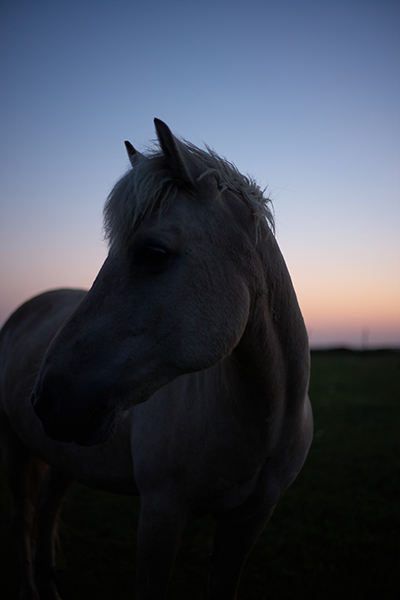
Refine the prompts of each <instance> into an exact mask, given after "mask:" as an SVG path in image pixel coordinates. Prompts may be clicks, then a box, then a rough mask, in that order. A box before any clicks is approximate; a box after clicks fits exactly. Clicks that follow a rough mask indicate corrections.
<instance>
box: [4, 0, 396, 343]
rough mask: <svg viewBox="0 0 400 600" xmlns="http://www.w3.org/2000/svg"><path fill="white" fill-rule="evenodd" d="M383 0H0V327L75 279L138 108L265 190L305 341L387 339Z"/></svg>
mask: <svg viewBox="0 0 400 600" xmlns="http://www.w3.org/2000/svg"><path fill="white" fill-rule="evenodd" d="M399 32H400V3H399V1H398V0H302V1H298V0H297V1H296V0H271V1H268V0H246V1H235V0H230V1H228V0H192V1H190V2H189V1H188V0H164V1H161V0H148V1H147V2H143V1H141V2H138V1H136V0H130V1H129V0H109V1H105V0H104V1H103V0H97V1H94V0H92V1H88V0H79V1H77V0H70V1H69V2H61V0H53V1H50V0H47V1H46V0H38V1H37V2H31V1H30V0H1V2H0V81H1V86H0V111H1V112H0V122H1V136H0V160H1V179H0V323H2V322H3V321H4V320H5V318H6V317H7V315H8V314H9V313H10V312H11V311H12V310H13V309H14V308H15V307H16V306H17V305H18V304H20V303H21V302H23V301H24V300H25V299H27V298H28V297H30V296H32V295H34V294H36V293H38V292H41V291H43V290H45V289H49V288H53V287H60V286H61V287H67V286H72V287H89V286H90V285H91V283H92V281H93V279H94V278H95V276H96V274H97V271H98V270H99V268H100V266H101V264H102V262H103V260H104V258H105V256H106V252H107V249H106V245H105V243H104V242H103V238H102V206H103V203H104V201H105V199H106V197H107V194H108V192H109V191H110V189H111V187H112V185H113V184H114V183H115V181H116V180H117V179H118V178H119V177H120V176H121V175H122V174H123V173H124V172H125V170H126V169H127V167H128V160H127V157H126V154H125V149H124V144H123V142H124V140H125V139H129V140H130V141H131V142H132V143H133V144H134V145H135V146H136V147H137V148H138V149H139V150H140V149H144V148H145V147H146V144H149V143H150V142H151V141H152V140H153V139H154V137H155V134H154V126H153V118H154V117H158V118H160V119H162V120H164V121H166V122H167V124H168V125H169V126H170V128H171V129H172V131H174V132H175V133H177V134H179V135H181V136H183V137H184V138H186V139H188V140H190V141H191V142H194V143H195V144H197V145H202V143H203V142H205V143H207V144H208V145H210V146H211V147H212V148H213V149H214V150H216V151H217V152H218V153H219V154H221V155H223V156H225V157H226V158H227V159H228V160H230V161H232V162H234V163H235V164H236V165H237V166H238V168H239V169H240V170H241V171H242V172H245V173H249V174H251V175H253V176H254V177H255V178H256V179H257V180H258V182H259V183H261V185H263V186H268V191H269V193H270V195H272V198H273V200H274V206H275V213H276V219H277V238H278V242H279V244H280V247H281V249H282V252H283V254H284V256H285V258H286V261H287V264H288V267H289V270H290V272H291V274H292V278H293V281H294V285H295V288H296V291H297V294H298V298H299V302H300V305H301V308H302V310H303V314H304V317H305V321H306V325H307V328H308V331H309V335H310V341H311V345H312V346H314V347H315V346H329V345H338V344H343V345H349V346H353V347H356V348H359V347H360V346H361V345H363V346H368V347H374V346H380V345H388V346H400V69H399V58H400V33H399Z"/></svg>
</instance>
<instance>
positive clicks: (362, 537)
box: [0, 350, 400, 600]
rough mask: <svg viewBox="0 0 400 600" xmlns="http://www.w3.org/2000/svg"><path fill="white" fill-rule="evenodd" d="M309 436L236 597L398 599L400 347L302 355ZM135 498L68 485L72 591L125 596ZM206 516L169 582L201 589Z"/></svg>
mask: <svg viewBox="0 0 400 600" xmlns="http://www.w3.org/2000/svg"><path fill="white" fill-rule="evenodd" d="M310 395H311V398H312V403H313V408H314V417H315V437H314V442H313V445H312V448H311V451H310V454H309V457H308V459H307V461H306V464H305V466H304V468H303V471H302V472H301V474H300V475H299V477H298V479H297V480H296V481H295V483H294V484H293V485H292V487H291V488H290V490H289V491H288V492H287V493H286V494H285V495H284V497H283V498H282V499H281V501H280V502H279V504H278V507H277V509H276V511H275V513H274V515H273V517H272V519H271V521H270V523H269V525H268V526H267V528H266V529H265V531H264V533H263V534H262V536H261V537H260V539H259V541H258V543H257V545H256V546H255V548H254V550H253V552H252V554H251V555H250V557H249V559H248V562H247V565H246V567H245V571H244V574H243V579H242V583H241V587H240V593H239V600H264V599H265V600H267V599H268V600H278V599H279V600H299V599H302V598H307V599H312V600H314V599H315V600H319V599H321V600H347V599H350V598H351V599H352V600H358V599H360V600H361V599H362V600H370V599H371V600H373V599H376V600H395V599H397V598H398V597H400V594H399V591H400V576H399V574H398V572H399V571H400V553H399V547H400V542H399V538H400V527H399V525H400V507H399V500H400V493H399V492H400V484H399V467H400V444H399V442H400V427H399V426H400V412H399V408H400V406H399V405H400V353H399V352H395V351H380V352H378V351H376V352H351V351H345V350H341V351H330V352H313V354H312V378H311V387H310ZM138 510H139V501H138V500H137V499H131V498H126V497H118V496H114V495H112V494H105V493H100V492H96V491H94V490H90V489H88V488H85V487H83V486H79V485H75V486H74V487H73V488H72V489H71V491H70V492H69V494H68V496H67V499H66V501H65V505H64V508H63V512H62V519H61V526H60V539H61V546H62V553H61V558H60V561H59V562H60V566H61V567H65V571H64V572H63V573H62V577H63V580H64V581H65V583H66V586H67V588H68V589H69V591H70V592H71V595H72V597H73V598H75V600H83V599H85V600H86V599H87V598H96V599H97V600H102V599H107V600H110V599H113V600H114V599H115V600H124V599H128V598H132V590H133V582H134V576H135V567H134V560H135V550H134V543H135V530H136V523H137V518H138ZM0 517H1V522H0V525H1V529H0V534H1V538H0V553H1V555H0V565H1V567H0V568H1V571H0V597H1V598H3V597H4V598H7V599H8V598H10V599H13V598H17V588H18V571H17V563H16V550H15V544H14V542H13V540H12V535H11V530H10V527H9V512H8V494H7V491H6V487H5V483H4V477H3V474H2V473H1V479H0ZM213 528H214V524H213V521H212V520H211V519H204V520H202V521H197V522H194V523H191V524H189V526H188V527H187V530H186V532H185V535H184V539H183V542H182V546H181V551H180V554H179V557H178V561H177V564H176V568H175V571H174V575H173V579H172V582H171V588H170V598H171V599H174V600H188V599H190V600H200V599H203V598H205V593H206V576H207V575H206V574H207V567H208V561H209V554H210V551H211V537H212V532H213Z"/></svg>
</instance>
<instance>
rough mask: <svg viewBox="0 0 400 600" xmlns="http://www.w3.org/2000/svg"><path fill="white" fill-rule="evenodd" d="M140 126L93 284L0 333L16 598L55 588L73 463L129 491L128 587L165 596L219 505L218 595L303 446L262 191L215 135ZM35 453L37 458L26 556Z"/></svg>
mask: <svg viewBox="0 0 400 600" xmlns="http://www.w3.org/2000/svg"><path fill="white" fill-rule="evenodd" d="M156 130H157V134H158V138H159V142H160V147H161V150H160V151H159V152H158V153H155V154H152V155H150V156H143V155H140V154H138V153H136V151H135V149H134V148H133V147H132V146H131V145H130V144H129V143H128V144H127V150H128V154H129V157H130V160H131V163H132V170H131V171H129V172H128V174H127V175H125V176H124V178H122V180H121V181H120V182H119V183H118V184H117V185H116V187H115V188H114V190H113V192H112V193H111V195H110V197H109V200H108V202H107V205H106V209H105V211H106V212H105V217H106V232H107V235H108V237H109V240H110V253H109V256H108V258H107V260H106V261H105V263H104V265H103V267H102V269H101V270H100V273H99V275H98V277H97V279H96V281H95V283H94V284H93V287H92V289H91V290H90V291H89V292H88V293H87V294H86V293H85V292H83V291H79V290H56V291H53V292H48V293H46V294H43V295H41V296H38V297H36V298H34V299H32V300H30V301H29V302H27V303H26V304H25V305H23V306H22V307H21V308H19V309H18V310H17V311H16V312H15V313H14V314H13V315H12V316H11V317H10V319H9V320H8V322H7V323H6V324H5V326H4V327H3V329H2V332H1V334H0V368H1V380H0V383H1V388H0V393H1V398H0V399H1V408H0V433H1V437H2V443H3V453H4V459H5V465H6V472H7V476H8V479H9V483H10V488H11V492H12V496H13V511H14V513H13V514H14V522H15V526H16V532H17V535H18V538H19V547H20V556H21V565H22V567H21V596H20V598H21V599H22V598H24V599H35V600H37V599H38V598H46V599H47V600H56V599H57V598H59V595H58V592H57V590H56V587H57V581H56V579H55V578H54V577H53V567H54V549H53V545H54V544H53V537H54V529H55V522H56V516H57V514H58V510H59V505H60V502H61V499H62V496H63V494H64V492H65V490H66V489H67V487H68V485H69V483H70V481H72V480H76V481H80V482H81V483H85V484H87V485H90V486H93V487H96V488H99V489H105V490H109V491H114V492H117V493H128V494H138V493H139V494H140V495H141V498H142V501H141V515H140V522H139V530H138V548H137V578H136V596H135V597H136V598H137V600H143V599H153V600H159V599H162V598H165V596H166V593H167V585H168V579H169V575H170V571H171V568H172V564H173V560H174V557H175V554H176V551H177V548H178V545H179V539H180V536H181V533H182V530H183V528H184V525H185V523H186V521H187V519H190V518H193V517H197V516H200V515H205V514H213V515H215V517H216V519H217V528H216V533H215V539H214V550H213V556H212V564H211V573H210V582H209V598H210V599H213V600H216V599H218V600H221V599H226V600H232V599H234V598H235V597H236V590H237V586H238V581H239V577H240V572H241V569H242V566H243V563H244V561H245V559H246V557H247V554H248V552H249V551H250V549H251V547H252V545H253V544H254V542H255V541H256V539H257V537H258V535H259V534H260V532H261V531H262V529H263V527H264V525H265V523H266V522H267V521H268V519H269V517H270V515H271V513H272V511H273V508H274V505H275V504H276V502H277V500H278V499H279V497H280V496H281V494H282V493H283V492H284V491H285V490H286V489H287V487H288V486H289V485H290V484H291V482H292V481H293V480H294V479H295V477H296V475H297V474H298V472H299V471H300V469H301V467H302V464H303V462H304V460H305V457H306V455H307V452H308V448H309V445H310V441H311V436H312V416H311V409H310V404H309V401H308V397H307V388H308V377H309V351H308V343H307V335H306V331H305V328H304V324H303V320H302V317H301V313H300V310H299V307H298V304H297V300H296V296H295V293H294V290H293V287H292V284H291V281H290V277H289V274H288V272H287V269H286V266H285V263H284V260H283V258H282V255H281V253H280V251H279V249H278V246H277V243H276V241H275V238H274V235H273V233H272V231H271V228H270V226H269V225H268V222H267V221H270V223H271V221H272V216H271V212H270V209H269V206H268V202H267V201H266V200H265V199H264V198H263V195H262V192H261V191H260V190H259V188H258V187H257V186H256V184H255V183H254V182H253V181H252V180H250V179H248V178H246V177H243V176H242V175H240V173H239V172H238V171H237V170H236V169H235V168H234V167H233V166H232V165H230V164H229V163H227V162H226V161H223V160H222V159H220V158H219V157H218V156H217V155H215V153H213V152H211V151H208V152H205V151H201V150H198V149H196V148H195V147H193V146H190V145H189V144H186V143H183V142H180V141H179V140H177V138H175V137H174V136H173V135H172V134H171V132H170V130H169V129H168V127H167V126H166V125H165V124H164V123H162V122H161V121H158V120H156ZM35 381H36V383H35ZM32 389H33V390H34V391H33V396H32V401H33V407H32V404H31V392H32ZM35 413H36V414H35ZM38 417H39V418H38ZM38 460H39V461H43V462H44V463H46V464H47V465H50V467H51V468H50V470H49V472H48V473H47V476H46V478H45V479H44V483H43V484H42V486H41V488H40V492H39V495H38V500H37V505H36V506H37V509H36V513H37V521H38V539H37V548H36V559H35V565H32V558H31V548H30V545H31V540H30V536H31V528H32V525H31V521H32V515H31V511H30V498H31V496H32V495H33V491H32V490H31V494H30V493H29V489H28V475H29V473H32V468H31V466H32V464H33V462H34V461H36V462H37V461H38Z"/></svg>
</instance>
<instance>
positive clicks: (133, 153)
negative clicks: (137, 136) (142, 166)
mask: <svg viewBox="0 0 400 600" xmlns="http://www.w3.org/2000/svg"><path fill="white" fill-rule="evenodd" d="M124 143H125V148H126V151H127V153H128V158H129V162H130V163H131V165H132V167H135V166H136V163H137V161H138V160H139V158H141V157H143V154H140V152H138V151H137V150H136V148H134V147H133V146H132V144H131V143H130V142H128V141H126V142H124Z"/></svg>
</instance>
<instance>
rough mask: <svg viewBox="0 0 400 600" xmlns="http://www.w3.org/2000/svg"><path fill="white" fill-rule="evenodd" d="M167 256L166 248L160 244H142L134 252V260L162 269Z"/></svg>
mask: <svg viewBox="0 0 400 600" xmlns="http://www.w3.org/2000/svg"><path fill="white" fill-rule="evenodd" d="M168 256H169V254H168V252H167V250H165V249H164V248H161V247H160V246H142V247H141V248H140V249H139V251H138V252H137V254H136V260H137V262H139V263H140V264H142V265H144V266H146V267H151V268H153V269H162V268H163V267H164V266H165V265H166V262H167V259H168Z"/></svg>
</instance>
